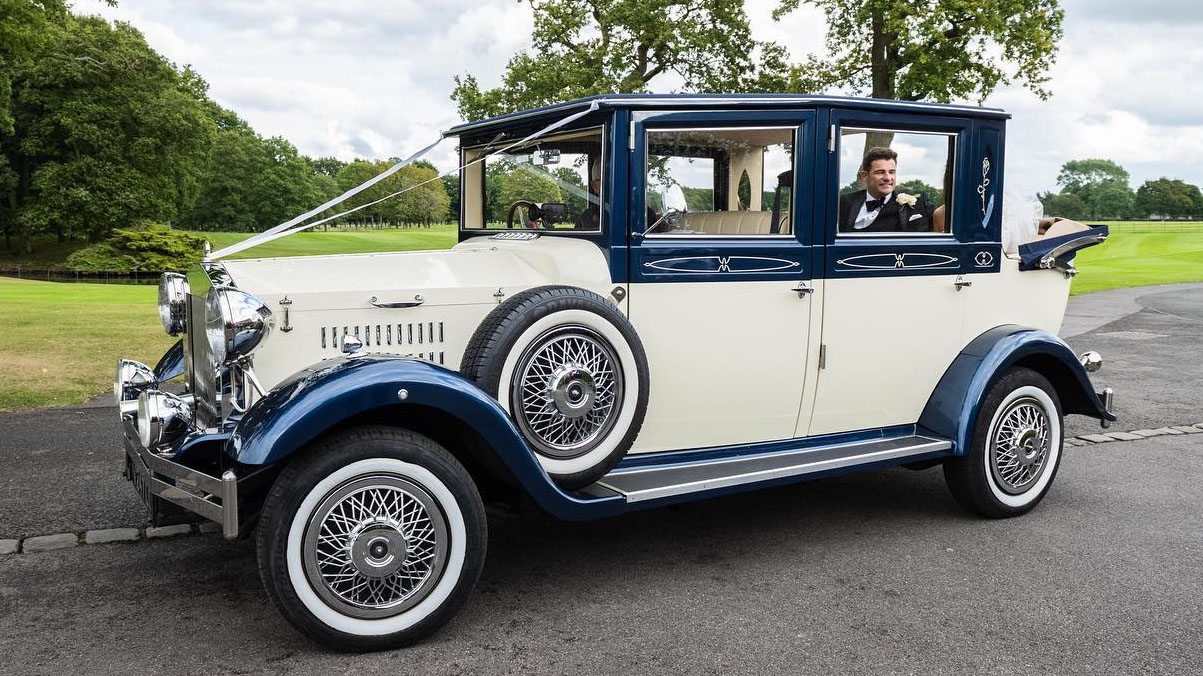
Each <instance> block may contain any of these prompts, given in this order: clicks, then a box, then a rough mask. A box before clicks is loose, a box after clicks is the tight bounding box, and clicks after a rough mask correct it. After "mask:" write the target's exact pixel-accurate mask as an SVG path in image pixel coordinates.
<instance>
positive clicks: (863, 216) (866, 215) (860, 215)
mask: <svg viewBox="0 0 1203 676" xmlns="http://www.w3.org/2000/svg"><path fill="white" fill-rule="evenodd" d="M870 199H873V196H872V195H870V194H869V193H868V192H866V193H865V201H864V202H861V203H860V211H858V212H857V214H856V220H854V221H853V222H852V229H853V230H864V229H865V228H867V227H869V226H870V225H873V221H875V220H877V214H880V213H881V207H884V206H885V205H886V203H888V202H889V201H890V200H892V199H894V193H893V192H888V193H886V194H885V196H884V197H882V198H881V205H880V206H878V207H877V208H876V209H874V210H873V211H869V210H868V209H866V208H865V205H866V204H868V202H869V200H870Z"/></svg>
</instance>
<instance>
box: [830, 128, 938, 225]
mask: <svg viewBox="0 0 1203 676" xmlns="http://www.w3.org/2000/svg"><path fill="white" fill-rule="evenodd" d="M955 155H956V136H955V135H953V134H940V133H921V132H905V131H892V130H880V129H843V130H842V131H841V133H840V179H839V180H840V195H839V216H838V218H839V221H838V223H837V228H836V232H837V235H838V236H840V237H856V236H878V237H880V236H903V235H920V236H921V235H939V234H943V233H946V232H949V229H950V226H951V224H952V209H953V204H952V195H953V192H954V191H953V185H952V182H953V167H954V166H955V165H954V161H955Z"/></svg>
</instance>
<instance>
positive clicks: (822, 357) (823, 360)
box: [819, 343, 827, 369]
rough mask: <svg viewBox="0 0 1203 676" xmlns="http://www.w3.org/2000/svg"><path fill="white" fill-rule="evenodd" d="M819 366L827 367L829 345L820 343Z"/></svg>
mask: <svg viewBox="0 0 1203 676" xmlns="http://www.w3.org/2000/svg"><path fill="white" fill-rule="evenodd" d="M819 368H821V369H825V368H827V346H826V345H825V344H823V343H819Z"/></svg>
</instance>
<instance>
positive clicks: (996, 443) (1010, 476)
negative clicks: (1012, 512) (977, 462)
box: [990, 397, 1050, 495]
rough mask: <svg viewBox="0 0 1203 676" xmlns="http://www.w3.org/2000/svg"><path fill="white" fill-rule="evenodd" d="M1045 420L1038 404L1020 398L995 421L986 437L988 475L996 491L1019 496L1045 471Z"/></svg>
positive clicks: (1046, 449) (1047, 437)
mask: <svg viewBox="0 0 1203 676" xmlns="http://www.w3.org/2000/svg"><path fill="white" fill-rule="evenodd" d="M1049 441H1050V433H1049V419H1048V413H1047V412H1046V411H1045V410H1044V407H1043V406H1042V405H1041V402H1039V401H1038V400H1036V399H1034V398H1032V397H1021V398H1019V399H1016V400H1015V401H1013V402H1011V403H1010V405H1009V406H1008V407H1007V408H1006V410H1004V411H1003V413H1002V415H1000V416H999V417H998V423H997V426H996V427H995V429H994V430H993V432H992V434H991V435H990V449H991V453H990V472H991V473H992V474H993V476H994V480H995V481H996V482H997V483H998V486H999V488H1001V489H1002V490H1003V491H1005V492H1007V493H1009V494H1011V495H1019V494H1021V493H1023V492H1024V491H1026V490H1028V489H1029V488H1031V487H1032V486H1033V485H1034V484H1035V483H1036V481H1037V480H1038V479H1039V478H1040V475H1041V474H1042V473H1043V472H1044V471H1045V468H1046V466H1047V460H1048V455H1049Z"/></svg>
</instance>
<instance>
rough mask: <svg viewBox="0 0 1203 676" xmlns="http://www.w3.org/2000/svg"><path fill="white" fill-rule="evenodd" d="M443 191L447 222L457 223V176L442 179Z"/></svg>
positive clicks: (451, 175)
mask: <svg viewBox="0 0 1203 676" xmlns="http://www.w3.org/2000/svg"><path fill="white" fill-rule="evenodd" d="M442 181H443V190H444V191H445V192H446V193H447V220H448V221H449V222H453V223H458V222H459V174H447V175H446V176H443V177H442Z"/></svg>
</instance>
